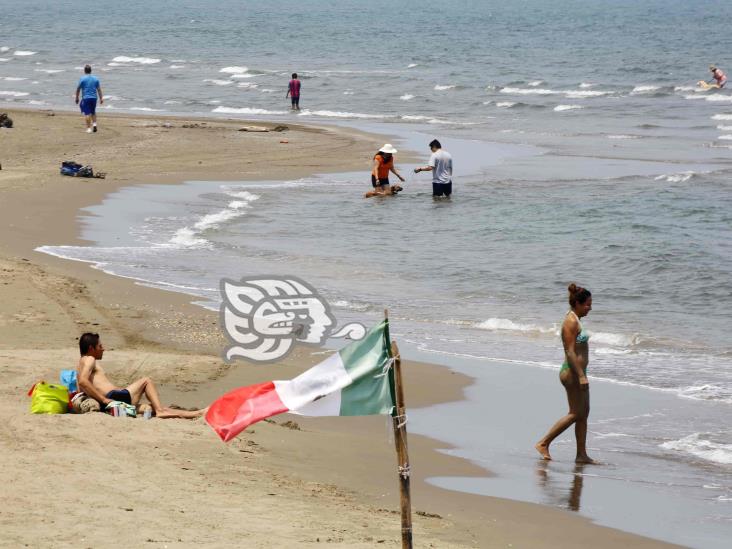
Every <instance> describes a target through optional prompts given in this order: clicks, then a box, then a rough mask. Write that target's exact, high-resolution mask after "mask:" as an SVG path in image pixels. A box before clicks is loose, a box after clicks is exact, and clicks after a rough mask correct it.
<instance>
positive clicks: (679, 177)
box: [654, 171, 694, 183]
mask: <svg viewBox="0 0 732 549" xmlns="http://www.w3.org/2000/svg"><path fill="white" fill-rule="evenodd" d="M692 177H694V172H691V171H689V172H681V173H671V174H663V175H659V176H657V177H655V178H654V179H655V180H656V181H668V182H669V183H686V182H687V181H688V180H689V179H691V178H692Z"/></svg>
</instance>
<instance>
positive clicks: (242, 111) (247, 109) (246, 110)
mask: <svg viewBox="0 0 732 549" xmlns="http://www.w3.org/2000/svg"><path fill="white" fill-rule="evenodd" d="M211 112H218V113H222V114H287V111H268V110H266V109H258V108H253V107H242V108H236V107H223V106H222V107H216V108H215V109H214V110H212V111H211Z"/></svg>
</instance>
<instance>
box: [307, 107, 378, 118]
mask: <svg viewBox="0 0 732 549" xmlns="http://www.w3.org/2000/svg"><path fill="white" fill-rule="evenodd" d="M298 116H324V117H327V118H373V119H378V118H393V116H389V115H386V114H364V113H360V112H341V111H311V110H308V109H306V110H304V111H301V112H300V113H299V115H298Z"/></svg>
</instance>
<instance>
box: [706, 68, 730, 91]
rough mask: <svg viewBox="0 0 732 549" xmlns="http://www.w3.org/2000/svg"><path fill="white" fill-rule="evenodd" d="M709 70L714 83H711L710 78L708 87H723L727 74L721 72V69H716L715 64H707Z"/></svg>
mask: <svg viewBox="0 0 732 549" xmlns="http://www.w3.org/2000/svg"><path fill="white" fill-rule="evenodd" d="M709 70H710V71H712V79H713V80H716V84H713V83H712V80H710V81H709V82H708V84H709V87H710V88H719V89H722V88H724V85H725V84H726V83H727V75H726V74H724V72H722V69H718V68H717V67H716V66H715V65H709Z"/></svg>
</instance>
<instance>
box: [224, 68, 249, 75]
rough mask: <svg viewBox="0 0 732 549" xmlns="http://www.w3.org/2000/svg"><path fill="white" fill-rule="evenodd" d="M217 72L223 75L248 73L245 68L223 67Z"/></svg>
mask: <svg viewBox="0 0 732 549" xmlns="http://www.w3.org/2000/svg"><path fill="white" fill-rule="evenodd" d="M219 72H223V73H225V74H244V73H246V72H249V69H248V68H247V67H224V68H223V69H220V70H219Z"/></svg>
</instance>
